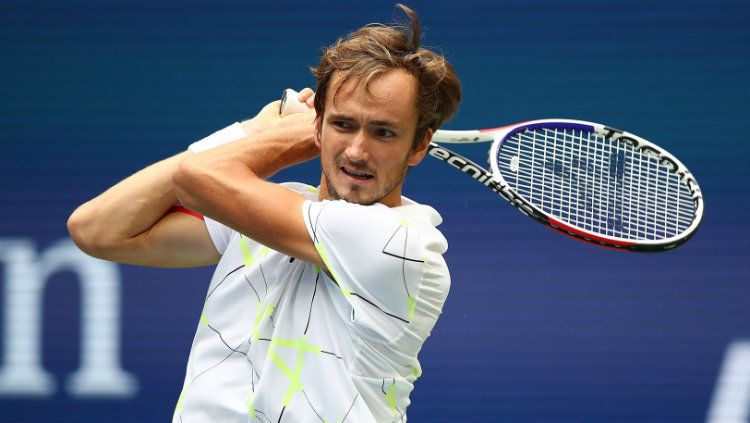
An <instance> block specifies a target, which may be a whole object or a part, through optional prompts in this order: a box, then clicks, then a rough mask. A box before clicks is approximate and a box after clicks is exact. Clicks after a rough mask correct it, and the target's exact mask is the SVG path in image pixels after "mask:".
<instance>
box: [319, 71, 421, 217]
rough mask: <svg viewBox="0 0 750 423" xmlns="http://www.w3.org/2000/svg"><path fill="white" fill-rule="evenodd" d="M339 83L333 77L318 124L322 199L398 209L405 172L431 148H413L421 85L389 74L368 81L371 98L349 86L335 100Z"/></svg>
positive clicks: (358, 86) (350, 83)
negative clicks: (378, 203) (377, 204)
mask: <svg viewBox="0 0 750 423" xmlns="http://www.w3.org/2000/svg"><path fill="white" fill-rule="evenodd" d="M338 78H339V76H338V75H336V74H334V76H333V78H332V81H331V82H332V83H331V85H330V87H331V89H330V91H329V92H330V93H331V95H329V96H327V98H326V104H325V114H324V116H323V117H322V119H321V120H320V121H319V122H318V125H320V129H319V139H318V142H319V143H320V149H321V150H320V159H321V163H322V166H323V179H322V181H321V198H327V199H342V200H346V201H349V202H351V203H358V204H373V203H376V202H380V203H383V204H385V205H387V206H390V207H394V206H398V205H400V204H401V186H402V184H403V182H404V177H405V176H406V171H407V169H408V168H409V166H414V165H416V164H418V163H419V162H420V161H421V160H422V158H423V157H424V155H425V152H426V148H427V142H420V143H419V144H418V146H417V148H416V149H413V148H412V147H413V143H414V136H415V133H416V128H417V110H416V104H417V103H416V97H417V80H416V78H415V77H414V76H413V75H410V74H408V73H406V72H405V71H402V70H391V71H388V72H387V73H384V74H382V75H379V76H377V77H375V78H373V79H372V80H371V81H370V85H369V93H368V92H367V89H366V88H365V86H364V84H357V82H358V81H348V82H347V83H345V84H344V85H343V86H342V87H341V89H340V90H338V95H337V97H336V98H334V97H333V95H332V94H333V93H336V91H335V88H336V86H337V79H338ZM426 136H427V137H429V136H431V132H430V131H428V134H426Z"/></svg>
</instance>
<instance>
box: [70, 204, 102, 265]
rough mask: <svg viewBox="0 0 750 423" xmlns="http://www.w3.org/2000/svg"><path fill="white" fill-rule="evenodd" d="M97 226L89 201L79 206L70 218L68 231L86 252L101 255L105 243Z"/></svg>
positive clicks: (96, 255)
mask: <svg viewBox="0 0 750 423" xmlns="http://www.w3.org/2000/svg"><path fill="white" fill-rule="evenodd" d="M95 226H96V223H95V221H94V220H93V219H92V213H91V212H90V205H89V204H88V203H87V204H84V205H82V206H80V207H78V208H77V209H76V210H75V211H74V212H73V214H71V215H70V217H69V218H68V233H69V234H70V238H71V239H72V240H73V242H74V243H75V244H76V245H77V246H78V248H80V249H81V251H83V252H84V253H86V254H88V255H90V256H94V257H99V256H100V255H101V250H103V245H101V242H99V237H97V236H96V231H95Z"/></svg>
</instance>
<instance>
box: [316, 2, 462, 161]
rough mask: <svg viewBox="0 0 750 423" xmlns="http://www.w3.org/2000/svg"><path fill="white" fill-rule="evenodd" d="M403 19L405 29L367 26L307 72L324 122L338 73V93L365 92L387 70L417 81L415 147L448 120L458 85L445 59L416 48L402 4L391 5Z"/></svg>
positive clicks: (414, 23)
mask: <svg viewBox="0 0 750 423" xmlns="http://www.w3.org/2000/svg"><path fill="white" fill-rule="evenodd" d="M396 7H397V8H399V9H401V10H402V11H403V12H404V13H405V14H406V16H407V18H408V20H409V22H408V24H403V23H397V24H394V25H392V26H387V25H383V24H370V25H367V26H365V27H363V28H360V29H358V30H357V31H355V32H352V33H350V34H349V35H347V36H346V37H343V38H339V39H338V40H337V41H336V43H334V44H333V45H331V46H330V47H328V48H326V49H325V50H324V52H323V56H322V57H321V58H320V63H318V66H317V67H315V68H311V69H310V70H311V71H312V73H313V74H314V75H315V77H316V78H317V79H318V83H317V88H316V92H317V93H316V94H315V111H316V112H317V114H318V115H319V116H323V113H324V111H325V102H326V97H327V96H328V89H329V88H330V84H331V79H332V76H333V74H334V73H336V72H339V74H340V77H341V78H340V79H339V83H338V84H337V86H336V87H335V92H334V93H333V95H334V97H335V96H336V95H337V94H338V90H339V89H340V88H341V87H342V86H343V85H344V83H346V82H347V81H349V80H352V79H354V80H357V81H358V83H364V86H365V88H367V87H368V85H369V83H370V81H371V80H372V79H373V78H374V77H376V76H378V75H381V74H383V73H386V72H388V71H390V70H392V69H403V70H405V71H406V72H408V73H410V74H412V75H414V76H415V77H416V78H417V81H418V87H419V88H418V93H417V104H416V106H417V111H418V116H419V117H418V121H417V133H416V138H415V146H416V143H417V142H419V141H421V140H422V138H423V137H424V133H425V131H426V130H427V129H428V128H430V129H432V130H437V129H438V128H439V127H440V125H442V124H443V123H444V122H445V121H447V120H448V119H450V118H451V117H453V115H454V114H455V113H456V110H457V109H458V103H459V101H461V83H460V82H459V80H458V78H457V77H456V73H455V72H454V71H453V67H452V66H451V65H450V64H449V63H448V61H446V60H445V57H443V56H442V55H439V54H437V53H434V52H432V51H430V50H427V49H425V48H422V47H420V45H419V43H420V39H421V36H422V33H421V28H420V23H419V17H418V16H417V14H416V13H415V12H414V11H413V10H411V9H410V8H408V7H406V6H404V5H403V4H396Z"/></svg>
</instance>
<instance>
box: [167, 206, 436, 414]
mask: <svg viewBox="0 0 750 423" xmlns="http://www.w3.org/2000/svg"><path fill="white" fill-rule="evenodd" d="M310 209H311V207H308V210H307V214H308V222H310V223H311V226H312V227H311V228H310V229H311V231H312V233H313V242H319V240H318V236H317V233H318V232H317V226H318V223H319V221H320V215H321V214H322V208H321V210H320V211H319V213H318V215H317V216H316V219H315V223H314V224H312V216H311V210H310ZM401 228H404V230H405V231H406V233H405V234H404V246H403V250H402V251H403V252H402V255H396V254H393V253H390V252H387V251H385V250H386V248H387V247H388V245H389V244H390V242H391V241H392V240H393V238H394V237H395V236H396V234H397V233H398V231H399V230H401ZM408 235H409V234H408V228H406V227H405V226H404V225H399V227H397V228H396V230H395V231H394V232H393V234H391V237H390V238H389V239H388V241H387V242H386V245H385V246H383V249H382V250H381V252H382V253H383V254H385V255H388V256H391V257H394V258H398V259H401V260H402V268H401V274H402V279H403V283H404V289H405V291H406V294H407V296H408V297H409V298H411V296H410V292H409V289H408V285H407V283H406V262H407V261H411V262H417V263H425V261H424V260H418V259H413V258H409V257H406V252H407V245H408ZM240 237H241V236H240ZM289 263H290V264H291V263H293V261H290V262H289ZM307 266H308V265H306V266H305V269H303V271H302V273H300V276H299V280H298V281H297V283H299V282H300V281H301V279H302V275H303V274H304V271H305V270H306V269H307ZM243 267H245V265H244V263H243V264H242V265H241V266H238V267H237V268H235V269H232V270H231V271H229V272H228V273H227V274H226V275H225V276H224V277H223V278H222V279H221V281H220V282H219V283H218V284H217V285H216V286H214V287H213V289H211V291H210V292H209V293H208V295H207V296H206V302H207V300H208V299H209V297H211V295H212V294H213V293H214V292H215V291H216V289H217V288H218V287H219V286H221V285H222V284H223V283H224V282H225V281H226V280H227V279H228V277H229V276H230V275H232V274H233V273H235V272H236V271H238V270H240V269H242V268H243ZM258 269H259V271H260V274H261V277H262V279H263V282H264V285H265V289H266V293H265V296H267V295H268V282H267V280H266V276H265V272H264V271H263V266H262V259H261V258H260V257H259V261H258ZM329 276H330V275H329ZM244 277H245V281H246V282H247V283H248V285H250V288H251V289H252V290H253V292H254V294H255V296H256V298H258V302H260V303H262V300H261V297H260V295H259V293H258V291H257V290H256V289H255V287H254V285H253V284H252V282H251V281H250V280H249V278H248V276H247V274H245V275H244ZM330 280H331V281H332V282H333V283H334V284H336V285H337V286H339V284H338V281H336V280H335V279H334V278H333V277H331V278H330ZM319 281H320V273H318V274H317V275H316V277H315V286H314V288H313V293H312V296H311V299H310V308H309V311H308V318H307V322H306V324H305V329H304V332H303V334H304V335H307V333H308V331H309V329H310V322H311V320H312V309H313V306H314V303H315V297H316V294H317V290H318V284H319ZM339 287H340V286H339ZM351 295H353V296H356V297H357V298H360V299H361V300H363V301H364V302H366V303H368V304H370V305H371V306H373V307H375V308H376V309H378V310H380V311H381V312H382V313H384V314H385V315H387V316H390V317H392V318H395V319H398V320H400V321H402V322H405V323H409V321H408V320H407V319H404V318H402V317H399V316H397V315H395V314H392V313H389V312H387V311H385V310H384V309H383V308H381V307H380V306H378V305H376V304H375V303H374V302H372V301H370V300H369V299H367V298H365V297H363V296H362V295H360V294H358V293H355V292H351ZM204 308H205V303H204ZM269 320H270V321H271V324H272V325H273V326H274V327H275V325H274V322H273V316H269ZM206 326H208V327H209V329H211V330H212V331H214V332H215V333H216V334H217V335H218V337H219V339H220V340H221V342H222V344H223V345H224V346H225V347H226V348H227V349H229V350H230V351H229V354H228V355H227V356H226V357H224V358H223V359H222V360H220V361H219V362H218V363H216V364H214V365H213V366H211V367H209V368H207V369H206V370H204V371H202V372H201V373H200V374H198V375H197V376H195V377H194V378H193V379H192V380H191V381H190V383H189V384H188V385H187V387H189V386H190V385H192V384H193V383H194V382H195V381H196V380H197V379H198V378H199V377H201V376H202V375H204V374H206V373H207V372H209V371H211V370H213V369H215V368H217V367H218V366H219V365H221V364H222V363H224V362H225V361H226V360H227V359H229V357H231V356H232V354H235V353H239V354H242V355H244V356H245V358H246V360H247V362H248V363H249V364H250V366H251V369H252V374H251V386H252V390H253V392H255V377H257V378H258V380H259V381H260V374H259V373H258V371H257V369H256V367H255V365H254V363H253V362H252V360H251V359H250V355H249V354H248V353H245V352H243V351H241V350H239V347H240V346H241V345H242V344H244V343H245V342H247V343H248V346H250V345H251V344H252V342H253V341H252V340H253V336H252V335H251V336H250V337H249V338H247V339H246V340H243V342H242V343H241V344H240V345H238V346H237V347H232V346H231V345H229V343H228V342H227V341H226V340H225V339H224V337H223V335H222V334H221V332H220V331H219V330H218V329H216V328H214V327H213V326H211V325H210V324H208V323H207V324H206ZM258 340H259V341H264V342H269V343H270V342H272V340H271V339H270V338H259V339H258ZM320 352H321V353H323V354H326V355H330V356H332V357H334V358H336V359H339V360H343V357H342V356H341V355H339V354H336V353H335V352H332V351H326V350H323V349H321V350H320ZM253 376H255V377H253ZM392 385H395V379H393V380H392ZM381 390H382V392H383V394H384V395H386V396H387V395H388V394H387V393H386V392H385V379H383V383H382V385H381ZM301 391H302V393H303V395H304V397H305V400H306V402H307V404H308V406H309V407H310V409H312V411H313V412H314V413H315V415H316V416H317V417H318V419H320V420H321V421H323V422H325V419H323V418H322V417H321V414H320V413H319V412H318V410H316V408H315V407H314V406H313V404H312V402H311V401H310V398H309V396H308V395H307V393H306V391H305V390H304V388H303V389H301ZM359 398H360V395H359V392H356V394H355V396H354V399H353V400H352V403H351V404H350V406H349V408H348V409H347V411H346V414H344V416H343V419H342V420H341V423H344V422H346V420H347V418H348V416H349V414H350V413H351V410H352V409H353V408H354V404H355V403H356V401H357V399H359ZM285 410H286V406H282V409H281V412H280V414H279V417H278V420H277V422H278V423H280V422H281V421H282V418H283V416H284V412H285ZM253 411H254V412H255V413H257V415H258V416H262V417H263V418H264V419H265V421H266V422H268V423H271V420H270V419H269V417H268V416H267V415H266V414H265V413H263V411H262V410H258V409H255V408H254V407H253ZM396 411H397V412H398V414H399V415H400V420H401V421H402V422H403V421H404V414H403V413H402V412H401V410H399V409H398V407H396ZM179 418H180V421H181V422H182V413H181V411H180V413H179ZM395 418H396V417H395V415H394V419H395Z"/></svg>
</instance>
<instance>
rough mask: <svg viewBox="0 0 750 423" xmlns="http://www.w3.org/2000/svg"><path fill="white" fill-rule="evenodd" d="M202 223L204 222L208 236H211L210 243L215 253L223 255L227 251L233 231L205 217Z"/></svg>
mask: <svg viewBox="0 0 750 423" xmlns="http://www.w3.org/2000/svg"><path fill="white" fill-rule="evenodd" d="M203 221H204V222H206V229H208V235H209V236H211V241H212V242H213V243H214V247H216V251H218V252H219V254H221V255H224V251H226V250H227V246H228V245H229V240H231V239H232V235H233V234H234V229H231V228H229V227H228V226H224V225H223V224H221V223H219V222H217V221H215V220H213V219H210V218H208V217H205V216H204V217H203Z"/></svg>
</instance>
